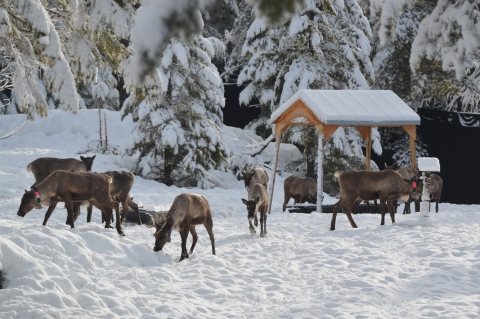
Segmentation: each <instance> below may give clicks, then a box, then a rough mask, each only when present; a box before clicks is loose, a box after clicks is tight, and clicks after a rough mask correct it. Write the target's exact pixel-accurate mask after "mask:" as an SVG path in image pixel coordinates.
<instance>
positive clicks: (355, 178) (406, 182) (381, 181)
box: [330, 170, 420, 230]
mask: <svg viewBox="0 0 480 319" xmlns="http://www.w3.org/2000/svg"><path fill="white" fill-rule="evenodd" d="M335 177H336V178H337V180H338V183H339V185H340V200H339V201H338V202H337V203H336V204H335V205H334V207H333V215H332V221H331V225H330V230H335V220H336V217H337V212H338V210H339V209H340V208H342V207H345V209H346V211H345V213H346V215H347V218H348V220H349V222H350V225H351V226H352V227H353V228H357V225H356V224H355V222H354V221H353V218H352V215H351V210H352V208H353V206H354V204H355V201H357V200H375V199H378V200H380V213H381V214H382V220H381V223H380V225H385V202H387V206H388V212H389V213H390V218H391V219H392V224H394V223H395V214H394V211H393V201H394V200H396V199H402V200H408V198H410V196H412V193H414V195H413V196H414V198H418V187H417V186H418V185H419V184H420V179H416V178H411V179H405V178H403V177H402V176H401V175H400V174H398V173H397V172H395V171H392V170H384V171H346V172H343V171H336V172H335Z"/></svg>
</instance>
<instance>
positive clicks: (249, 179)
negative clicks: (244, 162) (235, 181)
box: [242, 167, 268, 191]
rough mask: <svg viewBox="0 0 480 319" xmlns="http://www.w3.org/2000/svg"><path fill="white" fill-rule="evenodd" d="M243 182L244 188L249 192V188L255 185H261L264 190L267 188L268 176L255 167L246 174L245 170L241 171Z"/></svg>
mask: <svg viewBox="0 0 480 319" xmlns="http://www.w3.org/2000/svg"><path fill="white" fill-rule="evenodd" d="M242 175H243V181H244V182H245V188H246V189H247V191H249V189H250V186H253V185H255V184H257V183H259V184H262V185H263V186H264V187H265V188H267V187H268V174H267V172H265V170H264V169H263V168H261V167H257V168H254V169H252V170H251V171H249V172H247V171H246V170H245V168H244V169H243V170H242Z"/></svg>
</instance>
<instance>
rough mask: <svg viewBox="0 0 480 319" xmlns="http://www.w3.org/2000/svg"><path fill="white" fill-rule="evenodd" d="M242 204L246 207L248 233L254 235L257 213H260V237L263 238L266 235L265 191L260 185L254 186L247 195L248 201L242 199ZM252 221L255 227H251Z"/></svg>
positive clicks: (266, 204) (266, 196)
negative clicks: (248, 225) (248, 224)
mask: <svg viewBox="0 0 480 319" xmlns="http://www.w3.org/2000/svg"><path fill="white" fill-rule="evenodd" d="M242 202H243V203H244V204H245V205H246V206H247V216H248V222H249V223H250V227H249V228H250V233H252V234H255V233H256V230H255V227H257V226H258V219H257V212H260V236H261V237H265V235H266V234H267V206H268V194H267V189H266V188H265V186H263V185H262V184H259V183H257V184H254V185H253V186H252V187H251V188H250V192H249V193H248V200H246V199H244V198H242ZM252 220H254V224H255V227H253V225H252Z"/></svg>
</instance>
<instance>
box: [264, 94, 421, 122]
mask: <svg viewBox="0 0 480 319" xmlns="http://www.w3.org/2000/svg"><path fill="white" fill-rule="evenodd" d="M299 100H301V101H302V102H303V103H304V104H305V105H306V106H307V107H308V108H309V109H310V110H311V111H312V112H313V113H314V115H315V116H316V117H317V118H318V119H319V120H320V121H321V122H322V123H323V124H326V125H341V126H342V125H344V126H349V125H352V126H403V125H420V117H419V116H418V114H417V113H416V112H415V111H413V110H412V109H411V108H410V107H409V106H408V105H407V104H406V103H405V102H403V100H402V99H401V98H400V97H398V96H397V95H396V94H395V93H394V92H392V91H390V90H299V91H298V92H297V93H295V94H294V95H293V96H292V97H291V98H290V99H288V101H286V102H285V103H283V104H282V105H281V106H280V107H279V108H278V109H277V110H276V111H275V112H273V113H272V116H271V117H270V120H271V122H272V123H276V121H277V120H278V119H279V118H280V117H281V116H282V114H284V113H285V112H286V111H288V110H289V109H290V107H292V106H293V105H294V104H295V103H296V102H297V101H299Z"/></svg>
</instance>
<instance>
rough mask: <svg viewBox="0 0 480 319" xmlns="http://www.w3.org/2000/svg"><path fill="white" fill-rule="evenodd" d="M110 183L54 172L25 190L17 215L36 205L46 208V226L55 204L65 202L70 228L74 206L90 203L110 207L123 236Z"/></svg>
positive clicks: (95, 175) (101, 177)
mask: <svg viewBox="0 0 480 319" xmlns="http://www.w3.org/2000/svg"><path fill="white" fill-rule="evenodd" d="M111 184H112V178H111V177H110V176H107V175H104V174H98V173H72V172H68V171H54V172H53V173H52V174H50V175H48V177H47V178H45V179H44V180H43V181H42V182H41V183H39V184H38V185H37V186H34V187H33V189H32V190H30V191H27V190H25V194H23V197H22V201H21V203H20V207H19V209H18V212H17V215H18V216H20V217H24V216H25V215H26V214H27V213H28V212H30V211H31V210H32V209H33V208H34V207H35V206H37V207H38V206H40V204H43V205H48V206H49V207H48V210H47V213H46V214H45V219H44V221H43V226H45V225H46V224H47V221H48V219H49V218H50V215H51V214H52V212H53V210H54V209H55V207H56V206H57V203H58V202H65V206H66V208H67V211H68V214H69V215H70V220H71V223H70V226H71V228H74V227H75V226H74V221H75V218H74V212H73V203H74V202H84V201H89V202H94V203H95V204H96V205H101V206H106V207H110V208H113V209H114V210H115V212H116V214H117V232H118V233H119V234H120V235H122V236H124V235H125V234H124V232H123V229H122V227H121V225H120V211H119V204H118V202H116V201H114V200H112V198H111V197H110V185H111Z"/></svg>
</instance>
